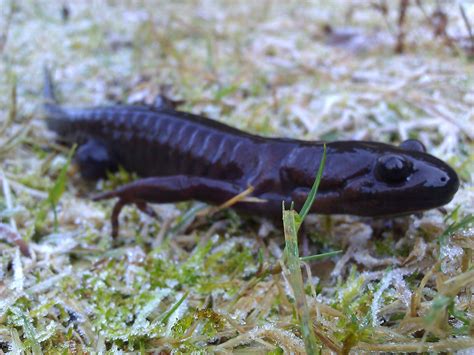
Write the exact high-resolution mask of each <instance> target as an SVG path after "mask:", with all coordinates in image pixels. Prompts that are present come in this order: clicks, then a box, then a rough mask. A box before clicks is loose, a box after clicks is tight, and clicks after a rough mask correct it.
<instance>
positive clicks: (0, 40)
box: [0, 0, 14, 54]
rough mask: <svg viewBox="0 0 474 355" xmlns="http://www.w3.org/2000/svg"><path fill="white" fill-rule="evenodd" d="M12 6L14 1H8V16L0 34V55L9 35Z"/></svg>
mask: <svg viewBox="0 0 474 355" xmlns="http://www.w3.org/2000/svg"><path fill="white" fill-rule="evenodd" d="M13 4H14V1H13V0H12V1H10V9H9V11H8V14H7V17H6V20H5V27H4V29H3V31H2V33H1V34H0V54H2V53H3V51H4V49H5V47H6V45H7V41H8V34H9V33H10V25H11V21H12V17H13V8H14V7H13Z"/></svg>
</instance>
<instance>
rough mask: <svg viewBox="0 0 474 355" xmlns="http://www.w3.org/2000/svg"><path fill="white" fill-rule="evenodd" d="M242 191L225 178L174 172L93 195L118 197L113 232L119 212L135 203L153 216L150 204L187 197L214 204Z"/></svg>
mask: <svg viewBox="0 0 474 355" xmlns="http://www.w3.org/2000/svg"><path fill="white" fill-rule="evenodd" d="M241 190H243V189H242V188H240V186H238V185H235V184H232V183H230V182H226V181H220V180H213V179H209V178H204V177H198V176H188V175H175V176H164V177H151V178H145V179H140V180H137V181H134V182H132V183H130V184H126V185H123V186H121V187H119V188H118V189H116V190H114V191H108V192H104V193H102V194H100V195H97V196H95V197H94V198H93V200H94V201H99V200H107V199H111V198H118V199H119V200H118V201H117V203H116V204H115V206H114V209H113V212H112V216H111V220H112V235H113V237H116V236H117V235H118V232H119V215H120V212H121V210H122V208H123V207H124V206H126V205H129V204H135V205H136V206H137V207H138V208H139V209H140V210H141V211H143V212H144V213H146V214H148V215H152V216H154V212H153V210H152V209H151V208H150V207H149V206H148V205H147V203H148V202H150V203H169V202H177V201H186V200H200V201H204V202H209V203H212V204H220V203H223V202H225V201H227V200H229V199H230V198H232V197H234V196H235V195H237V194H238V193H239V192H241Z"/></svg>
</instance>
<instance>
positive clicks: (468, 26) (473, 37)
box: [459, 4, 474, 48]
mask: <svg viewBox="0 0 474 355" xmlns="http://www.w3.org/2000/svg"><path fill="white" fill-rule="evenodd" d="M459 10H460V11H461V15H462V18H463V20H464V24H465V25H466V29H467V32H468V33H469V38H470V39H471V46H472V48H474V33H473V32H472V27H471V23H470V22H469V19H468V18H467V15H466V11H465V10H464V6H462V5H461V4H459Z"/></svg>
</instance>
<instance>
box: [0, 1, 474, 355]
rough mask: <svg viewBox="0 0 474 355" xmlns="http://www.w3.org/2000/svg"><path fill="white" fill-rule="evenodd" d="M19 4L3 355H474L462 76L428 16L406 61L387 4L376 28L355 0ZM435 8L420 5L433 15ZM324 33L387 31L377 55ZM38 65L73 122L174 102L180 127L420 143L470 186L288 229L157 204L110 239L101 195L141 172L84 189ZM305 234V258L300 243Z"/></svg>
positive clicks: (1, 118)
mask: <svg viewBox="0 0 474 355" xmlns="http://www.w3.org/2000/svg"><path fill="white" fill-rule="evenodd" d="M7 3H8V6H5V7H1V6H0V56H1V60H0V73H1V75H0V91H1V95H0V132H1V134H0V159H2V160H1V162H2V163H1V167H0V170H1V173H0V179H1V180H2V190H1V193H0V249H1V254H0V276H1V278H0V280H1V283H0V295H1V297H0V350H1V351H3V352H7V351H12V352H20V351H23V352H27V353H35V354H36V353H57V352H62V353H89V352H100V351H102V352H105V351H108V352H110V353H112V352H119V351H124V352H133V351H135V352H138V351H141V352H153V351H156V352H159V351H162V352H165V353H166V352H185V353H187V352H195V353H207V352H220V353H229V352H242V353H246V352H260V353H269V354H279V353H290V352H293V353H304V352H313V351H315V352H319V351H322V352H325V351H327V350H331V351H333V352H337V353H360V352H369V351H370V352H454V351H457V350H466V351H470V350H469V349H471V348H474V337H473V324H474V321H473V301H472V290H473V287H474V285H473V280H474V277H473V263H472V262H473V260H472V251H473V249H474V243H473V235H472V228H473V225H472V224H473V217H472V216H473V213H474V208H473V207H474V206H473V204H472V200H473V194H474V190H473V188H472V171H473V167H474V165H473V162H474V155H473V152H474V149H473V143H472V137H473V133H472V126H473V120H474V116H473V113H472V105H473V103H474V97H473V96H472V89H471V88H472V87H473V84H474V76H473V69H472V68H473V67H472V61H470V59H469V57H468V56H467V55H465V54H464V52H463V51H462V50H456V51H453V50H452V49H450V47H449V46H446V45H445V44H444V43H443V41H442V39H437V38H434V37H433V35H432V29H431V28H430V27H429V25H427V22H426V19H425V17H424V16H425V15H424V14H423V13H421V12H420V11H419V9H418V8H417V7H416V5H413V6H414V7H412V8H411V10H410V11H409V12H408V15H407V19H406V21H407V22H406V23H407V28H406V30H407V35H406V41H407V43H406V46H405V48H406V52H405V54H403V55H394V54H393V46H392V39H393V38H394V35H396V23H397V7H396V6H395V5H393V4H395V3H393V4H392V3H389V7H388V9H387V11H388V12H387V14H386V15H382V14H381V12H380V11H377V10H375V9H374V8H373V7H371V6H369V5H365V4H360V3H357V4H353V3H352V2H345V1H344V2H335V1H319V2H317V3H314V4H306V5H304V6H303V5H301V3H298V2H285V3H283V2H265V3H255V4H250V3H248V2H246V3H242V2H233V3H225V4H224V3H220V2H211V3H206V5H205V6H204V5H202V4H200V3H195V2H179V3H177V2H175V3H162V2H160V3H153V2H142V3H140V4H138V3H129V2H125V1H115V2H94V3H93V4H91V5H87V6H86V5H85V4H82V3H80V2H74V3H71V4H70V5H69V6H70V8H69V14H70V15H69V18H67V19H66V18H63V17H62V15H61V14H62V9H61V5H60V4H57V3H55V2H46V1H44V2H43V1H40V2H34V1H30V0H22V1H14V2H13V1H7ZM443 6H444V7H443V11H446V12H447V13H448V14H449V24H448V31H449V32H450V33H452V34H455V33H463V34H465V31H466V30H465V26H464V20H463V18H462V15H461V14H460V12H459V10H458V7H457V6H454V5H453V6H450V5H449V4H448V5H446V4H443ZM434 10H435V4H431V3H424V11H425V13H426V14H430V12H432V11H434ZM465 10H466V13H467V18H470V14H472V9H471V8H470V7H469V6H467V4H465ZM471 17H472V16H471ZM327 23H329V24H330V25H331V26H332V27H333V28H335V29H338V28H341V27H344V26H346V25H350V26H352V27H354V28H356V29H357V30H360V31H361V33H362V36H364V35H367V34H370V33H372V32H371V31H372V29H374V28H377V29H378V30H377V31H378V33H379V34H380V35H381V38H382V41H381V42H377V41H376V40H374V39H373V37H370V36H369V37H367V38H365V40H364V41H362V42H363V43H366V44H369V47H368V48H366V49H365V50H364V52H363V53H359V52H357V51H358V50H359V49H358V48H355V49H356V50H355V51H354V47H351V48H349V46H348V45H347V44H345V45H340V46H330V45H326V44H325V41H326V39H327V38H326V37H325V35H324V32H323V31H322V28H323V26H324V25H325V24H327ZM362 38H363V39H364V37H362ZM356 52H357V53H356ZM44 63H49V64H51V65H52V66H53V67H54V68H55V75H56V78H55V79H56V81H57V82H58V87H59V88H60V91H61V92H62V94H63V95H62V98H63V101H64V102H66V103H68V104H71V105H80V104H84V105H99V104H105V103H113V102H117V101H121V102H128V101H129V100H132V99H134V100H142V101H145V102H152V101H153V98H154V96H155V95H156V94H158V93H159V92H163V93H165V94H166V95H168V96H170V97H171V98H173V99H175V100H184V104H183V105H182V106H181V108H182V109H183V110H188V111H192V112H195V113H202V114H205V115H207V116H210V117H213V118H216V119H219V120H222V121H223V122H225V123H228V124H231V125H233V126H235V127H238V128H242V129H246V130H249V131H253V132H257V133H260V134H265V135H275V136H287V137H295V138H299V139H322V138H328V139H367V140H376V141H383V142H387V143H392V144H398V143H399V142H401V141H403V140H405V139H407V138H415V137H416V138H418V139H420V140H422V141H423V143H424V144H425V145H426V147H427V148H428V151H429V152H430V153H432V154H434V155H436V156H437V157H439V158H441V159H443V160H445V161H448V162H449V163H450V164H451V165H452V166H453V167H454V168H455V169H456V171H457V172H458V174H459V175H460V177H461V178H462V185H461V188H460V191H459V192H458V194H457V195H456V197H455V199H454V201H453V202H452V203H450V204H449V205H447V206H445V207H444V211H443V210H432V211H428V212H426V213H424V214H423V215H422V216H418V215H415V216H405V217H400V218H395V219H390V220H371V219H360V218H356V217H350V216H329V217H327V216H314V215H311V214H308V215H306V212H305V210H303V211H301V212H300V213H299V214H297V213H296V212H295V211H285V214H284V217H285V221H286V228H285V229H283V228H281V226H280V225H277V224H275V223H272V222H270V221H265V220H263V219H249V218H246V217H243V216H239V215H237V214H236V213H235V212H233V211H232V210H229V209H215V208H212V209H208V208H207V207H206V206H203V205H202V204H200V203H194V202H183V203H179V204H174V205H159V206H154V209H155V210H156V212H157V214H158V216H159V219H158V220H155V219H151V218H148V217H147V216H145V215H143V214H141V213H140V212H138V211H137V210H136V209H134V208H130V207H127V208H125V209H124V211H123V213H122V220H121V233H120V236H119V238H118V239H117V240H115V241H113V240H112V238H111V237H110V224H109V217H110V213H111V207H112V203H113V202H110V203H109V202H103V203H94V202H92V201H91V199H90V196H92V195H94V194H95V193H97V192H98V191H101V190H103V189H105V188H107V189H110V188H113V187H116V186H117V185H120V184H122V183H124V182H128V181H130V180H131V179H133V178H134V176H133V175H132V174H129V173H127V172H124V171H121V172H119V173H117V174H116V175H114V176H111V177H110V179H109V180H107V181H102V182H99V183H97V184H95V185H94V184H88V183H86V182H84V181H83V180H81V179H80V178H79V177H78V176H77V171H76V170H75V169H74V167H73V166H72V165H69V162H70V160H71V159H70V157H71V155H70V154H72V153H71V152H70V151H69V150H68V149H64V147H60V146H58V145H57V144H55V143H54V136H53V135H52V134H51V133H50V132H48V131H47V129H46V127H45V125H44V122H43V120H42V118H41V117H40V114H39V110H38V107H39V105H40V103H41V81H42V75H41V73H42V68H43V65H44ZM316 180H318V179H316ZM239 198H248V196H245V194H244V195H242V196H239ZM316 203H317V197H316ZM51 205H53V206H55V207H54V208H51ZM43 206H47V207H44V208H43ZM306 211H307V210H306ZM211 212H212V213H211ZM303 218H304V220H305V234H307V237H308V240H310V242H309V243H308V244H307V245H306V244H305V242H303V241H302V242H300V244H298V242H297V239H296V237H297V231H298V229H299V225H300V223H301V219H303ZM39 221H41V223H38V222H39ZM285 237H286V238H287V240H286V241H285ZM300 248H305V249H307V250H305V252H307V253H306V254H309V255H312V256H309V257H300V252H299V250H300ZM25 250H28V252H29V253H30V254H29V255H26V254H27V253H26V252H25ZM334 250H342V252H339V253H338V252H333V251H334Z"/></svg>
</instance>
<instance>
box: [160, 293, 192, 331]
mask: <svg viewBox="0 0 474 355" xmlns="http://www.w3.org/2000/svg"><path fill="white" fill-rule="evenodd" d="M183 295H184V294H183V293H177V294H176V296H175V302H178V301H179V300H180V299H181V298H182V297H183ZM188 308H189V306H188V303H187V302H186V300H184V301H183V302H182V303H181V304H180V305H179V306H178V308H177V309H175V310H174V312H173V313H172V314H171V315H170V317H169V318H168V322H167V324H166V328H165V335H166V336H172V329H173V327H174V326H175V325H176V323H177V322H178V321H179V320H180V319H181V318H182V317H183V315H184V314H185V313H186V311H187V310H188Z"/></svg>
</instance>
